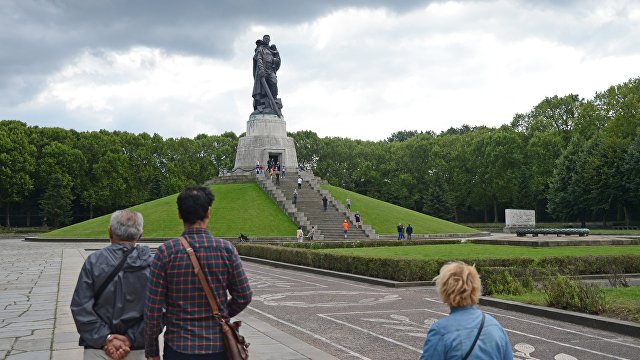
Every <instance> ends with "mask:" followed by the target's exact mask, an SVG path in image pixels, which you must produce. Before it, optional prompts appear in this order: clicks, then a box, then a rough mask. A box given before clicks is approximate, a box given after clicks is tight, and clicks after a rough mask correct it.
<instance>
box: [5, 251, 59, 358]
mask: <svg viewBox="0 0 640 360" xmlns="http://www.w3.org/2000/svg"><path fill="white" fill-rule="evenodd" d="M0 245H1V246H2V250H1V252H0V253H1V254H2V256H1V257H0V258H1V259H2V261H1V262H0V309H2V311H0V359H4V358H6V359H10V360H14V359H15V360H17V359H29V360H39V359H49V358H50V356H51V345H52V341H53V329H54V326H55V316H56V299H57V295H58V278H59V277H60V266H61V263H62V250H61V249H60V247H59V245H58V246H56V245H55V244H42V246H37V247H34V246H33V245H31V244H26V243H24V242H21V241H18V240H11V239H0Z"/></svg>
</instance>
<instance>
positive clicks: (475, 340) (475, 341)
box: [462, 313, 486, 360]
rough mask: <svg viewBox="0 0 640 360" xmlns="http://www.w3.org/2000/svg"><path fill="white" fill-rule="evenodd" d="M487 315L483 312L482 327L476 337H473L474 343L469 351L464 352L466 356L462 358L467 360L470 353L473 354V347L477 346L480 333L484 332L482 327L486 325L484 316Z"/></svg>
mask: <svg viewBox="0 0 640 360" xmlns="http://www.w3.org/2000/svg"><path fill="white" fill-rule="evenodd" d="M485 317H486V315H485V314H484V313H482V321H481V322H480V328H479V329H478V333H477V334H476V338H475V339H473V344H471V347H470V348H469V351H467V353H466V354H464V357H463V358H462V360H467V358H468V357H469V355H471V352H472V351H473V348H475V347H476V343H477V342H478V339H479V338H480V333H481V332H482V328H483V327H484V318H485Z"/></svg>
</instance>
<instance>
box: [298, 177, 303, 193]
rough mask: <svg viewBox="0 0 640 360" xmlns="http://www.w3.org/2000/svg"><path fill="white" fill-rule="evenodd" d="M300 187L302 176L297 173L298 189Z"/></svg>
mask: <svg viewBox="0 0 640 360" xmlns="http://www.w3.org/2000/svg"><path fill="white" fill-rule="evenodd" d="M300 189H302V176H300V175H298V190H300Z"/></svg>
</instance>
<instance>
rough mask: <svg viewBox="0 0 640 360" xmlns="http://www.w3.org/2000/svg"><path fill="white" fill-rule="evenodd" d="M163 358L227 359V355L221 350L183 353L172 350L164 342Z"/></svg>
mask: <svg viewBox="0 0 640 360" xmlns="http://www.w3.org/2000/svg"><path fill="white" fill-rule="evenodd" d="M163 359H164V360H227V356H226V355H225V354H224V351H223V352H219V353H212V354H185V353H181V352H178V351H175V350H173V348H172V347H171V346H169V345H168V344H166V343H165V344H164V354H163Z"/></svg>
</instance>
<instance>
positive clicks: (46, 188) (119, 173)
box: [0, 120, 238, 227]
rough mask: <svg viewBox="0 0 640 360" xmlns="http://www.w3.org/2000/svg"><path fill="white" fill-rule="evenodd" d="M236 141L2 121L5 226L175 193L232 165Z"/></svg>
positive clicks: (47, 221) (73, 216) (0, 194)
mask: <svg viewBox="0 0 640 360" xmlns="http://www.w3.org/2000/svg"><path fill="white" fill-rule="evenodd" d="M237 142H238V138H237V136H236V135H235V134H234V133H233V132H227V133H224V134H222V135H214V136H210V135H204V134H202V135H198V136H196V137H195V138H193V139H190V138H167V139H164V138H162V137H161V136H159V135H157V134H154V135H149V134H146V133H142V134H137V135H136V134H131V133H128V132H122V131H106V130H101V131H93V132H77V131H75V130H66V129H61V128H47V127H37V126H27V125H26V124H25V123H23V122H20V121H15V120H5V121H0V206H1V207H2V208H3V209H4V216H3V217H2V220H3V221H2V220H0V224H2V225H4V226H7V227H9V226H11V225H12V224H14V226H16V225H17V226H39V225H47V226H52V227H60V226H63V225H68V224H70V223H72V222H78V221H82V220H86V219H89V218H93V217H94V216H97V215H103V214H107V213H110V212H112V211H113V210H115V209H119V208H126V207H130V206H133V205H136V204H139V203H142V202H146V201H149V200H153V199H157V198H160V197H163V196H166V195H170V194H174V193H176V192H179V191H180V190H182V189H183V188H184V187H185V186H187V185H191V184H200V183H203V182H204V181H206V180H208V179H211V178H212V177H213V176H215V175H217V174H218V172H219V171H220V170H221V169H229V168H232V167H233V162H234V159H235V151H236V146H237ZM12 214H13V218H14V220H13V222H12Z"/></svg>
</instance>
